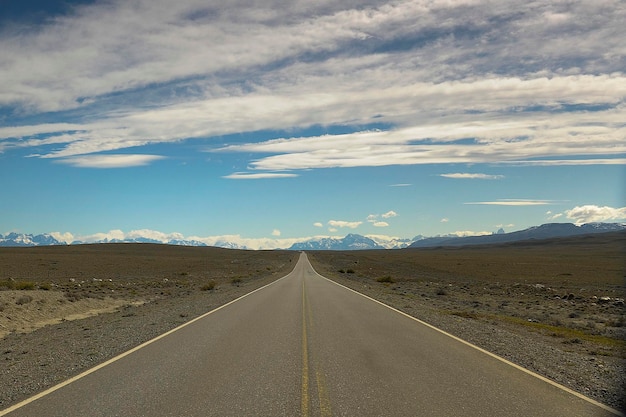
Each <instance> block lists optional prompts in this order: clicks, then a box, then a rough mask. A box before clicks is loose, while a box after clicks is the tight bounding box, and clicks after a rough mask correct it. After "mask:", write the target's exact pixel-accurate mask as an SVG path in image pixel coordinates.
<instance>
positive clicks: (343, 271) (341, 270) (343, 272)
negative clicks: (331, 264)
mask: <svg viewBox="0 0 626 417" xmlns="http://www.w3.org/2000/svg"><path fill="white" fill-rule="evenodd" d="M338 272H339V273H341V274H345V273H346V271H345V270H344V269H340V270H339V271H338Z"/></svg>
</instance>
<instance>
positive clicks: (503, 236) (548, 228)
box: [409, 223, 626, 248]
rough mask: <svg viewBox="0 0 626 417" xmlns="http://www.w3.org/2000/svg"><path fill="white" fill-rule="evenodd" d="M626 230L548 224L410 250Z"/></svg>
mask: <svg viewBox="0 0 626 417" xmlns="http://www.w3.org/2000/svg"><path fill="white" fill-rule="evenodd" d="M620 230H626V225H624V224H620V223H587V224H583V225H581V226H577V225H575V224H572V223H547V224H542V225H541V226H534V227H530V228H528V229H524V230H520V231H517V232H511V233H502V232H501V231H498V233H494V234H492V235H485V236H468V237H449V236H447V237H430V238H425V239H421V240H418V241H415V242H413V243H411V245H410V246H409V247H410V248H426V247H433V246H465V245H485V244H494V243H510V242H518V241H522V240H531V239H535V240H540V239H551V238H556V237H568V236H578V235H587V234H593V233H605V232H615V231H620Z"/></svg>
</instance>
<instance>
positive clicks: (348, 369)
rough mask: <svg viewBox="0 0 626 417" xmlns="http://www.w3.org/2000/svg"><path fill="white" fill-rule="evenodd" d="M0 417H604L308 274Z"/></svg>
mask: <svg viewBox="0 0 626 417" xmlns="http://www.w3.org/2000/svg"><path fill="white" fill-rule="evenodd" d="M43 394H44V395H40V396H37V397H34V398H32V399H30V400H27V401H25V402H24V403H20V404H17V405H16V406H14V407H12V408H9V409H7V410H5V411H2V412H0V416H3V415H8V416H11V417H19V416H29V417H32V416H42V417H43V416H45V417H55V416H59V417H61V416H62V417H72V416H76V417H79V416H80V417H85V416H94V417H96V416H103V417H104V416H106V417H112V416H120V417H121V416H124V417H133V416H155V417H157V416H158V417H163V416H176V417H181V416H289V417H296V416H323V417H327V416H359V417H365V416H393V417H401V416H411V417H415V416H429V417H430V416H445V417H453V416H472V417H478V416H494V417H496V416H497V417H506V416H535V417H537V416H549V417H555V416H567V417H574V416H581V417H582V416H584V417H589V416H614V415H616V414H615V413H614V412H612V411H611V410H610V409H608V408H607V407H603V406H601V405H599V404H597V403H594V402H593V401H590V400H588V399H585V398H584V397H582V396H579V395H576V394H575V393H572V392H568V391H566V390H564V389H562V388H561V387H559V386H556V385H555V384H552V383H550V382H548V381H546V380H543V379H540V378H537V377H536V376H534V375H532V374H530V373H528V372H525V371H523V370H520V369H518V368H517V367H515V366H512V365H511V364H509V363H506V362H505V361H503V360H501V359H499V358H496V357H494V356H493V355H490V354H487V353H485V352H483V351H480V350H479V349H477V348H474V347H472V346H470V345H468V344H466V343H464V342H462V341H459V340H456V339H454V338H453V337H450V336H449V335H446V334H445V333H443V332H441V331H438V330H436V329H434V328H431V327H429V326H428V325H426V324H424V323H421V322H419V321H417V320H415V319H412V318H410V317H408V316H406V315H404V314H402V313H399V312H398V311H395V310H393V309H391V308H389V307H387V306H384V305H382V304H380V303H378V302H375V301H373V300H371V299H368V298H367V297H364V296H362V295H360V294H358V293H356V292H354V291H352V290H349V289H347V288H345V287H342V286H339V285H337V284H335V283H333V282H331V281H329V280H327V279H325V278H323V277H321V276H320V275H318V274H317V273H316V272H315V271H314V270H313V268H312V267H311V265H310V263H309V261H308V259H307V257H306V255H305V254H302V255H301V256H300V260H299V262H298V263H297V265H296V266H295V268H294V270H293V272H291V273H290V274H289V275H287V276H286V277H284V278H282V279H280V280H278V281H276V282H274V283H272V284H270V285H268V286H266V287H263V288H261V289H259V290H256V291H254V292H252V293H250V294H248V295H246V296H244V297H242V298H240V299H238V300H236V301H234V302H231V303H229V304H227V305H225V306H223V307H221V308H219V309H217V310H213V311H212V312H210V313H207V314H206V315H204V316H202V317H200V318H198V319H196V320H194V321H192V322H191V323H188V324H186V325H184V326H181V327H180V328H178V329H176V330H174V331H172V332H169V333H167V334H165V335H163V336H161V337H159V338H157V339H155V340H153V341H151V342H148V343H147V344H144V345H142V346H141V347H139V348H136V349H134V350H133V351H130V352H127V353H126V354H124V355H121V356H120V357H117V358H115V359H113V360H111V361H109V362H108V363H106V364H103V365H101V366H99V367H97V368H96V369H94V370H91V371H88V372H86V373H85V374H82V375H80V376H78V377H77V378H74V379H73V380H70V381H68V382H66V383H64V384H61V385H60V386H57V387H54V388H53V389H51V390H49V392H46V393H43Z"/></svg>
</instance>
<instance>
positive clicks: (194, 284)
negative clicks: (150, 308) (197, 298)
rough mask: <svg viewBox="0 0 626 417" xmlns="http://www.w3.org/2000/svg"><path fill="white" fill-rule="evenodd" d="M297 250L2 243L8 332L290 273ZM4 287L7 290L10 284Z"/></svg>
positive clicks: (2, 332)
mask: <svg viewBox="0 0 626 417" xmlns="http://www.w3.org/2000/svg"><path fill="white" fill-rule="evenodd" d="M293 258H294V254H293V253H289V252H280V251H276V252H264V251H259V252H254V251H235V250H227V249H218V248H196V247H180V246H166V245H150V244H112V245H80V246H63V247H61V246H49V247H29V248H0V338H2V337H4V336H6V335H7V334H9V333H12V332H20V333H24V332H30V331H33V330H36V329H38V328H41V327H43V326H46V325H50V324H55V323H59V322H62V321H67V320H76V319H82V318H85V317H89V316H93V315H97V314H102V313H107V312H112V311H116V310H118V309H119V308H121V307H124V306H129V305H141V304H144V303H149V302H152V301H154V300H158V299H164V298H176V297H179V296H183V295H188V294H189V293H191V292H194V291H203V290H204V291H215V290H216V289H218V288H219V287H220V286H231V285H235V286H241V285H243V284H245V283H246V282H250V281H253V280H256V279H258V278H259V277H265V276H267V275H275V276H276V277H278V275H277V273H278V272H280V273H286V272H285V271H287V272H288V271H289V270H290V269H291V267H292V265H293V264H292V263H291V262H292V261H293ZM2 290H4V291H2Z"/></svg>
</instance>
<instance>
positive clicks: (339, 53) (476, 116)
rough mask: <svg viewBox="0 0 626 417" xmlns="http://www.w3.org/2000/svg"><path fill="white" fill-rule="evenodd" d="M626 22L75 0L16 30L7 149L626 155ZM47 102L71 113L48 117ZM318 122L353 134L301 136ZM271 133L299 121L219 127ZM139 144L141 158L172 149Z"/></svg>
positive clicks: (328, 6) (559, 7)
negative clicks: (192, 147)
mask: <svg viewBox="0 0 626 417" xmlns="http://www.w3.org/2000/svg"><path fill="white" fill-rule="evenodd" d="M589 16H594V18H593V19H589ZM624 21H626V6H625V5H624V3H623V2H615V1H607V2H598V1H591V0H583V1H579V2H555V3H546V2H545V1H529V2H513V1H504V2H491V1H461V2H450V1H443V0H441V1H440V0H435V1H423V0H409V1H405V2H398V3H391V2H386V1H377V0H371V1H368V2H366V3H365V4H361V5H359V7H356V6H354V5H353V3H352V2H313V3H312V2H308V1H295V2H292V3H291V4H290V6H289V7H284V5H282V4H280V3H279V2H276V1H272V0H263V1H259V2H255V3H254V4H246V5H242V4H239V2H218V1H200V0H180V1H177V2H175V3H172V2H168V1H164V0H156V1H138V2H127V1H122V0H112V1H110V2H106V3H101V2H96V3H93V4H87V5H81V6H76V7H74V8H73V9H71V13H69V14H65V15H59V16H56V17H55V18H54V19H50V20H48V21H46V22H44V24H42V25H41V26H39V27H36V28H33V27H31V26H28V25H26V24H24V25H21V24H20V22H15V23H14V24H12V25H10V26H6V27H2V28H0V50H2V51H3V65H2V66H0V79H2V80H3V89H2V91H0V109H2V110H3V111H2V113H1V114H2V118H3V119H2V122H3V123H2V125H4V127H2V128H0V152H10V151H12V150H15V149H25V150H27V151H28V150H32V152H31V155H32V156H34V157H38V158H48V159H55V160H59V161H61V162H64V163H66V164H69V165H72V166H75V167H98V168H105V167H111V168H113V167H123V166H126V165H124V164H123V163H122V157H120V156H118V157H115V158H111V157H110V156H108V157H107V158H108V159H107V158H104V156H106V155H107V153H111V152H116V153H118V154H122V153H124V152H122V150H125V149H129V148H134V149H136V148H138V147H142V146H147V145H154V144H159V143H179V142H181V141H188V140H196V141H202V143H203V144H206V143H207V142H208V143H209V144H208V145H206V149H207V150H208V151H211V152H229V153H243V154H246V155H255V156H254V157H251V159H250V164H249V169H250V173H242V172H235V173H233V174H231V175H228V176H227V177H226V178H229V179H259V178H279V177H285V176H288V175H290V174H288V173H286V172H285V171H297V170H305V169H314V168H318V169H319V168H331V167H359V166H386V165H408V164H448V163H511V164H519V165H534V164H547V160H550V164H552V165H556V164H563V165H565V164H569V165H577V164H581V165H583V164H615V163H622V162H619V161H623V160H624V155H625V154H626V145H625V143H626V141H625V140H624V139H625V135H624V123H623V121H624V120H626V104H625V102H624V97H626V76H625V75H624V68H626V61H625V58H624V57H625V56H626V50H625V49H624V43H623V39H624V38H626V29H625V27H624V25H623V23H622V22H624ZM546 40H549V42H547V41H546ZM217 57H219V59H217ZM44 114H47V115H50V114H54V115H55V117H54V120H56V121H57V122H56V123H50V122H49V121H46V122H41V123H33V122H32V120H33V116H36V115H44ZM45 119H46V120H50V118H49V117H48V118H45ZM313 126H348V127H350V129H349V130H352V132H351V133H347V134H333V135H311V136H307V135H304V134H302V132H304V131H306V129H308V128H310V127H313ZM259 131H275V132H283V133H284V132H287V133H289V132H292V133H291V134H278V133H277V134H276V135H275V137H274V138H273V139H270V140H267V139H258V140H256V139H252V140H250V141H248V142H247V143H240V144H236V145H230V146H222V145H221V144H220V143H219V141H218V140H217V139H216V138H219V137H221V136H223V135H229V134H241V133H246V134H249V135H251V137H254V133H255V132H259ZM265 137H266V136H265ZM211 142H215V143H211ZM141 154H142V153H141V152H139V153H137V154H136V155H137V156H136V158H137V159H135V161H134V162H132V163H131V161H130V160H127V162H128V164H129V165H130V166H136V165H135V164H148V163H153V162H155V161H157V160H158V159H157V158H152V159H150V158H148V155H144V157H143V158H139V157H138V155H141ZM153 156H156V155H153ZM85 158H87V159H85ZM277 172H280V174H277ZM475 178H478V177H475ZM493 179H496V178H493Z"/></svg>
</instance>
